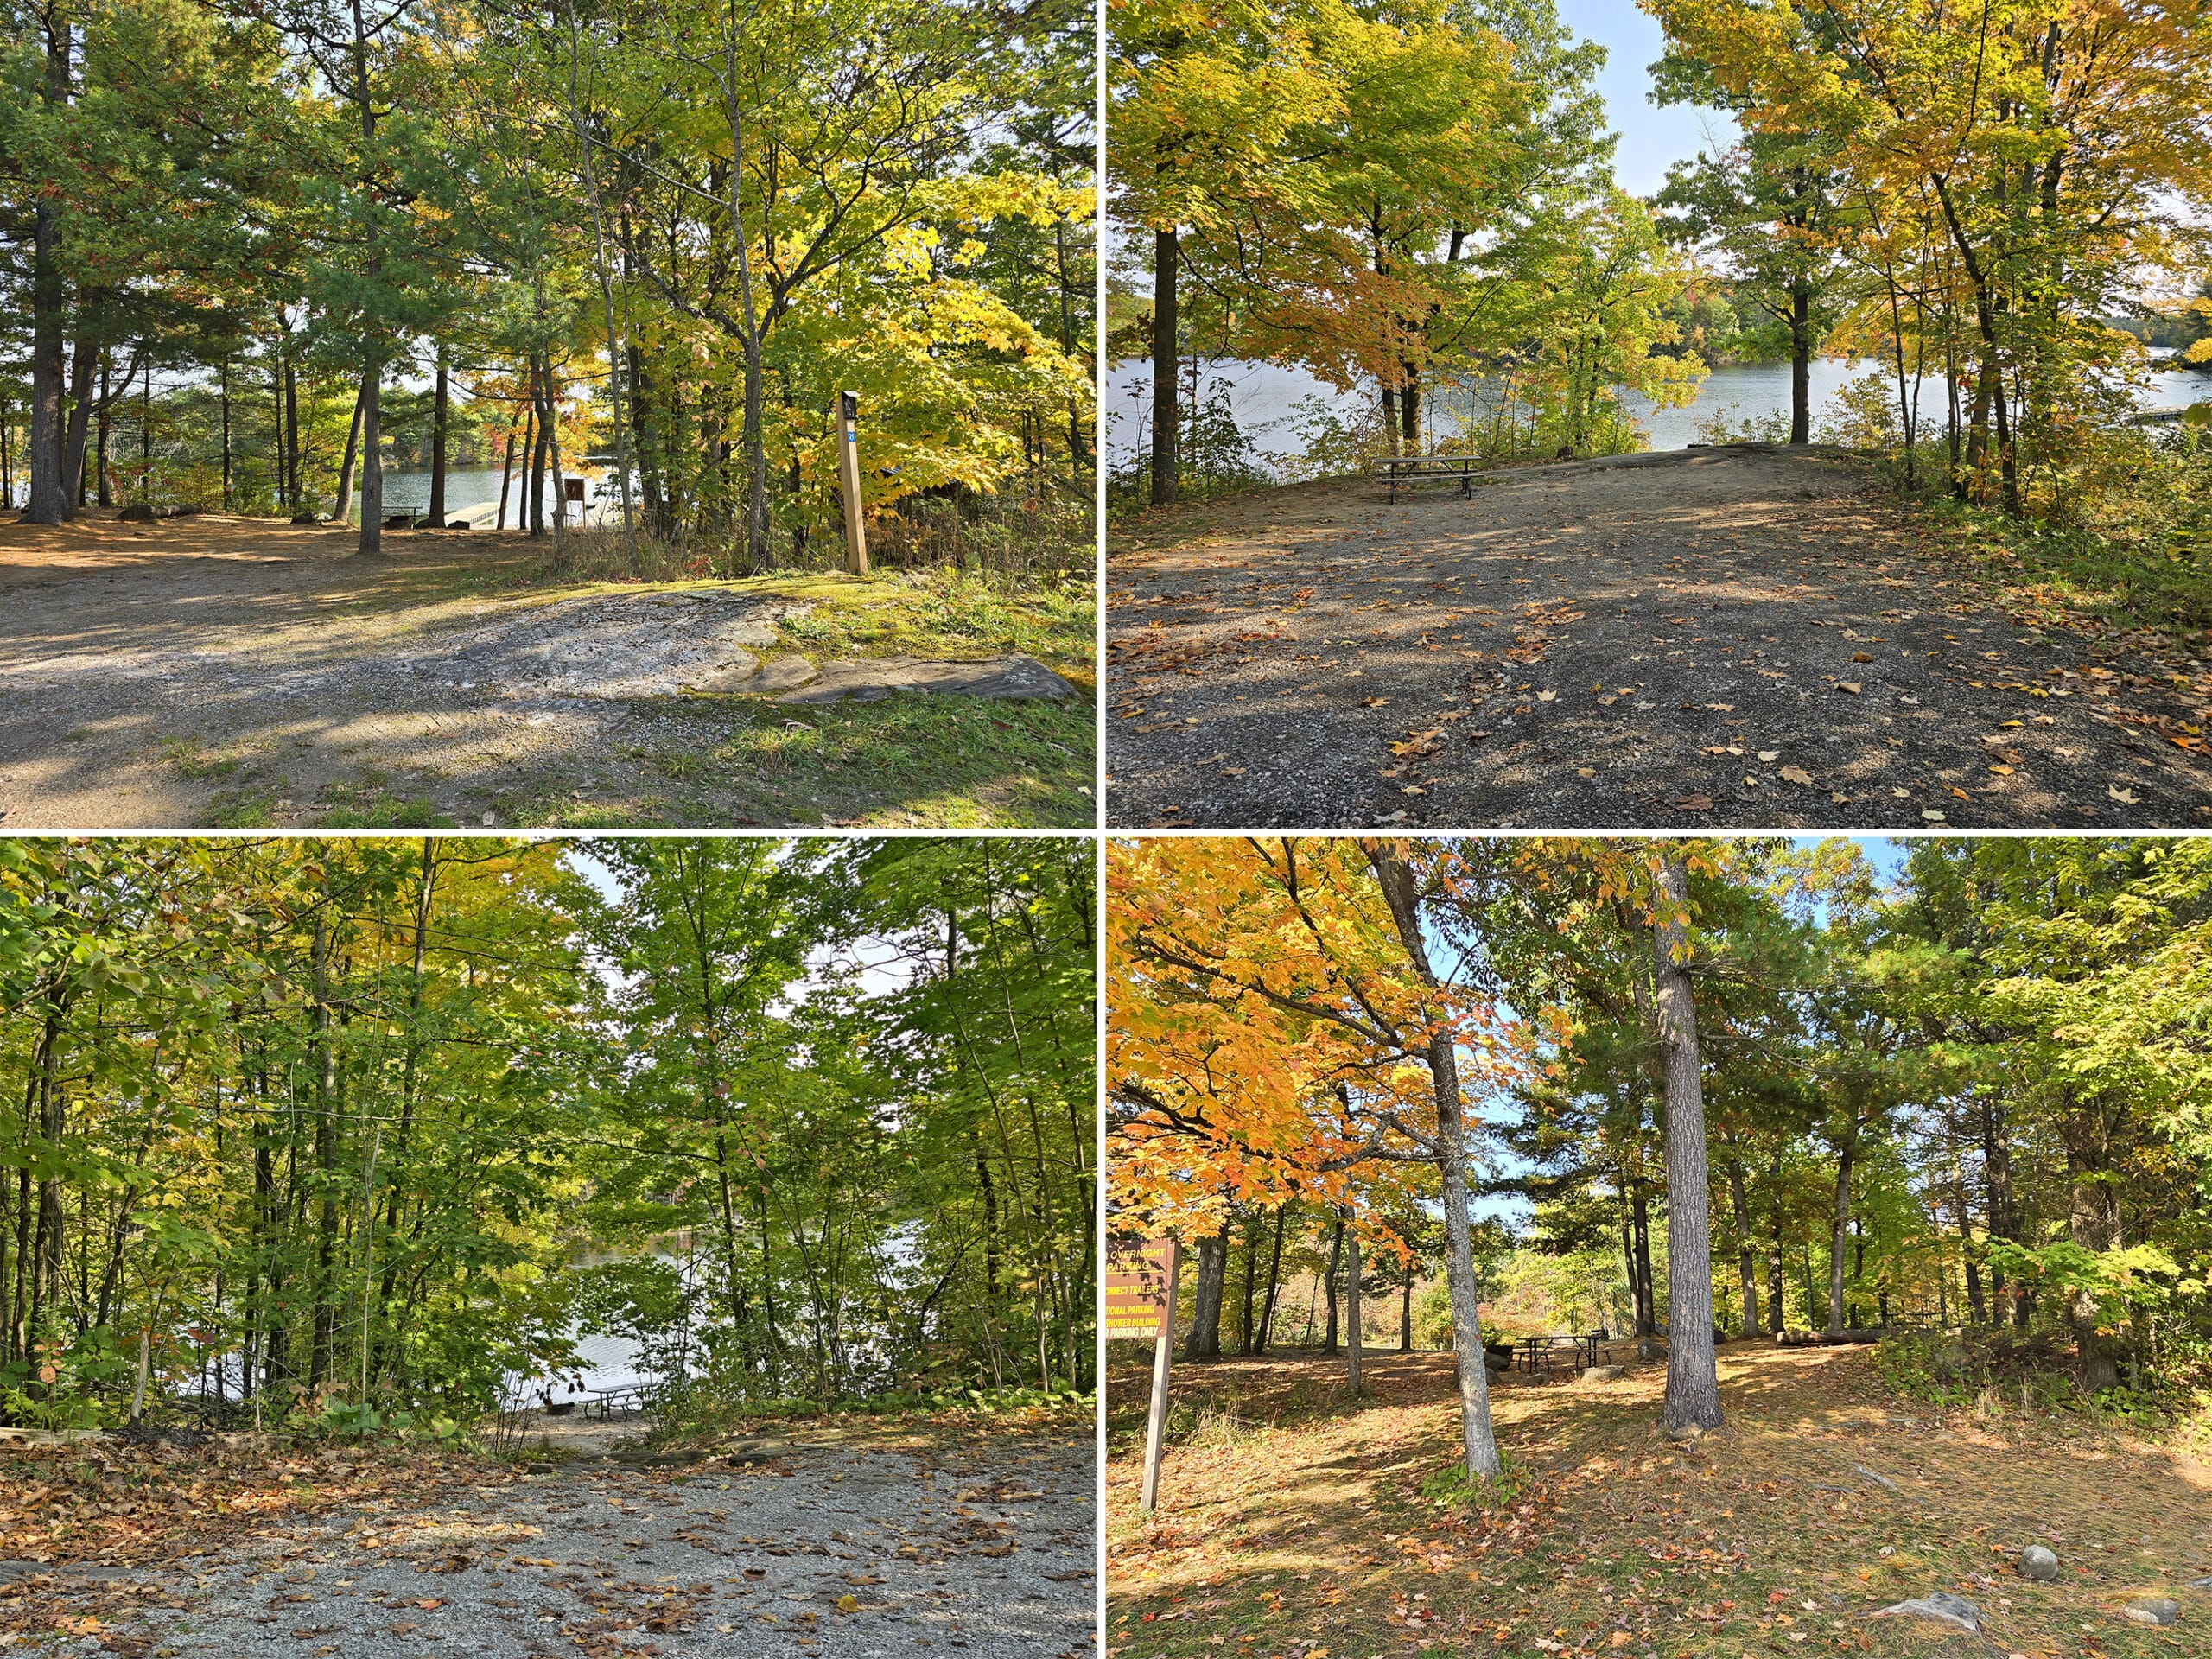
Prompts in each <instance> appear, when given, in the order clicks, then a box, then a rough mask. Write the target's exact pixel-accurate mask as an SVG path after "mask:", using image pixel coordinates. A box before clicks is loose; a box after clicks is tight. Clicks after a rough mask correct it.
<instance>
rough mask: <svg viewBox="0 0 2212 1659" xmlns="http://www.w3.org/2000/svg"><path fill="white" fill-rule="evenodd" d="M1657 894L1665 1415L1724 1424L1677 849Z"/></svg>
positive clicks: (1700, 1088)
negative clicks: (1664, 1140)
mask: <svg viewBox="0 0 2212 1659" xmlns="http://www.w3.org/2000/svg"><path fill="white" fill-rule="evenodd" d="M1654 898H1655V902H1656V905H1657V906H1658V911H1659V913H1658V916H1657V918H1656V920H1655V923H1654V925H1653V927H1652V930H1651V944H1652V963H1651V965H1652V1003H1653V1013H1654V1014H1656V1023H1657V1027H1658V1030H1657V1033H1656V1034H1657V1036H1658V1039H1659V1071H1660V1078H1661V1084H1662V1089H1663V1090H1664V1092H1665V1099H1666V1104H1667V1397H1666V1401H1665V1403H1664V1404H1663V1405H1662V1407H1661V1408H1660V1413H1659V1421H1661V1422H1662V1424H1664V1425H1665V1426H1666V1427H1669V1428H1681V1427H1687V1426H1688V1425H1690V1424H1693V1423H1694V1424H1695V1425H1696V1426H1697V1427H1700V1428H1718V1427H1720V1378H1719V1372H1718V1371H1717V1370H1715V1368H1714V1363H1713V1256H1712V1248H1713V1244H1712V1239H1713V1236H1712V1221H1711V1217H1710V1216H1709V1214H1708V1213H1707V1176H1706V1161H1705V1084H1704V1081H1703V1079H1702V1078H1700V1076H1699V1075H1698V1045H1697V1009H1696V1007H1695V1005H1694V1002H1693V1001H1691V997H1690V974H1689V930H1688V915H1689V871H1688V867H1687V866H1686V865H1685V864H1684V863H1683V861H1682V860H1681V859H1680V858H1679V857H1675V856H1673V855H1669V856H1668V857H1667V858H1666V859H1665V860H1664V861H1662V863H1661V865H1660V867H1659V890H1658V892H1657V893H1656V894H1655V895H1654Z"/></svg>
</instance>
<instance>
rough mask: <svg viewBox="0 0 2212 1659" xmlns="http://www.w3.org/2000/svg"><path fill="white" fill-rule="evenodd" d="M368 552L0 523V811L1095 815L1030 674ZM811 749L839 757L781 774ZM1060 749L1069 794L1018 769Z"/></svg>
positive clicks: (236, 525) (211, 534)
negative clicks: (811, 643)
mask: <svg viewBox="0 0 2212 1659" xmlns="http://www.w3.org/2000/svg"><path fill="white" fill-rule="evenodd" d="M388 539H389V540H390V542H391V549H392V550H391V552H390V553H389V554H388V555H385V556H378V557H376V558H370V559H362V558H359V557H355V556H351V538H350V533H349V532H347V531H343V530H325V529H320V528H312V527H299V528H294V527H291V526H272V525H270V524H265V523H264V522H262V521H258V520H247V519H240V518H226V517H223V516H221V515H206V516H203V517H199V518H188V519H180V520H174V521H169V522H165V523H162V524H144V525H138V524H116V523H114V522H112V521H111V520H107V519H101V520H97V521H92V520H88V521H86V522H84V523H82V524H72V525H68V526H64V527H61V528H60V529H59V530H54V529H48V528H47V527H43V526H36V525H22V524H4V525H0V596H3V597H4V601H5V604H4V612H5V616H4V620H0V823H4V824H5V826H6V828H8V829H10V830H15V829H48V828H87V829H118V828H201V827H210V826H217V825H223V824H239V825H251V824H267V825H270V826H274V827H286V826H291V825H304V824H314V823H333V824H339V825H347V824H351V825H356V826H359V825H373V824H375V823H379V822H383V823H448V824H454V823H459V824H467V825H472V826H475V825H516V824H520V825H522V826H523V827H530V826H531V825H534V824H538V823H560V822H588V823H595V824H598V825H601V826H606V825H609V824H620V823H627V822H638V823H702V824H721V823H767V824H774V823H798V824H818V823H823V822H824V821H825V820H827V821H832V822H842V821H845V820H848V819H853V818H856V817H866V816H869V815H871V814H873V815H876V816H878V817H881V818H883V819H884V820H885V821H892V822H897V821H903V817H911V816H914V815H918V816H919V817H924V818H926V817H930V816H931V811H932V803H933V802H938V801H939V800H940V799H941V798H943V797H944V796H946V795H948V794H950V793H951V792H952V790H948V788H947V785H948V784H950V785H952V789H953V790H957V791H959V793H960V794H961V795H962V796H963V797H964V798H965V804H963V806H962V807H961V808H960V809H958V810H959V811H961V812H964V813H966V814H968V815H969V816H981V817H986V818H988V817H993V816H995V815H997V814H1001V813H1002V814H1003V815H1004V816H1005V817H1007V818H1008V819H1009V820H1010V821H1014V822H1031V821H1033V813H1035V812H1036V811H1038V810H1041V811H1043V812H1044V813H1045V814H1046V816H1047V817H1049V816H1050V815H1051V814H1052V812H1053V810H1054V809H1053V808H1052V806H1050V805H1046V804H1043V802H1044V798H1046V797H1050V796H1052V795H1053V794H1055V793H1057V794H1058V795H1060V796H1063V797H1068V796H1074V797H1075V798H1072V799H1068V800H1067V801H1066V804H1065V807H1063V808H1061V809H1059V810H1061V811H1062V812H1064V814H1065V816H1066V817H1069V819H1070V820H1071V821H1078V822H1079V821H1084V820H1086V819H1087V818H1088V817H1090V813H1091V810H1092V809H1091V807H1090V802H1089V800H1088V799H1087V798H1081V797H1080V796H1079V795H1077V793H1076V784H1077V783H1079V784H1082V785H1087V784H1088V783H1089V781H1090V777H1089V772H1090V757H1089V755H1088V754H1087V753H1074V752H1072V750H1071V746H1070V745H1068V744H1067V743H1066V742H1065V735H1066V734H1065V733H1064V732H1063V729H1062V728H1076V727H1084V728H1087V726H1088V724H1089V722H1088V721H1087V720H1084V719H1081V718H1079V717H1078V716H1077V715H1072V714H1071V713H1070V712H1068V710H1072V709H1078V708H1081V707H1082V706H1083V705H1084V704H1086V703H1087V702H1088V699H1087V697H1085V696H1084V693H1083V692H1082V691H1081V690H1080V689H1079V688H1078V687H1077V686H1076V685H1073V684H1071V683H1070V682H1069V681H1068V680H1066V679H1064V678H1062V677H1061V676H1060V675H1058V674H1057V673H1055V672H1054V671H1052V669H1050V668H1048V667H1046V665H1045V664H1041V663H1039V662H1038V661H1036V660H1034V659H1033V658H1028V657H1025V656H1021V655H1018V654H1015V655H1007V654H1003V653H1001V654H998V655H990V656H984V657H982V658H980V659H976V660H958V661H951V660H942V659H930V658H916V657H912V656H893V655H868V656H858V657H837V656H832V655H825V654H824V653H823V652H821V651H820V650H819V649H815V650H808V649H802V648H800V646H799V645H798V641H797V639H795V637H794V636H793V634H792V633H791V631H790V630H791V627H792V626H793V625H797V624H800V623H803V622H804V620H806V619H807V617H808V614H809V613H810V609H811V608H812V607H811V606H810V602H809V601H807V600H805V599H804V598H801V597H792V596H788V595H786V594H781V593H779V592H777V591H774V590H772V589H763V588H760V587H759V586H757V585H756V586H753V587H750V588H738V587H734V586H722V587H714V586H701V585H697V584H686V585H684V586H682V587H680V588H642V589H639V591H635V592H621V591H613V592H609V591H596V592H592V593H588V594H582V595H573V594H572V595H570V596H562V595H560V594H558V593H557V592H554V593H537V594H531V593H522V594H499V593H497V592H492V593H487V592H486V591H484V589H483V586H482V584H481V582H475V581H472V580H471V579H472V578H473V577H475V576H476V575H479V574H480V572H478V571H476V570H473V569H470V561H471V560H476V561H487V560H490V561H496V560H499V559H502V558H505V559H515V558H518V557H520V556H522V555H521V553H520V552H519V550H520V549H521V547H522V543H521V542H520V538H518V537H512V536H509V537H494V536H488V535H474V534H472V535H460V534H451V535H446V536H437V535H433V534H427V533H426V534H423V535H419V536H413V537H409V536H404V535H395V536H393V537H390V538H388ZM892 702H896V703H898V704H899V705H901V708H900V709H899V712H896V713H893V712H892V711H889V710H886V711H883V712H880V713H876V712H870V713H866V714H859V713H853V712H849V710H848V709H847V707H846V705H850V704H863V703H865V704H878V703H892ZM832 705H836V706H834V707H833V706H832ZM917 709H926V710H927V711H928V714H927V717H926V718H925V719H923V720H920V721H917V720H916V719H915V718H914V715H915V712H916V710H917ZM990 721H996V722H997V723H996V724H995V725H990V724H988V722H990ZM932 722H933V723H932ZM825 727H834V728H837V729H836V731H835V732H833V733H831V734H829V736H827V737H826V738H824V737H818V736H817V737H810V734H819V733H820V732H821V731H822V730H823V728H825ZM892 728H897V730H896V741H887V740H886V739H885V738H884V737H883V733H884V732H885V731H887V730H890V729H892ZM937 728H943V729H941V730H939V729H937ZM971 728H972V729H973V730H974V731H975V732H976V733H979V734H980V733H982V732H984V731H988V732H991V733H994V734H995V733H996V732H998V731H1000V730H1001V729H1002V730H1005V731H1009V732H1014V733H1015V734H1017V738H1018V739H1028V740H1031V741H1028V742H1027V744H1025V743H1023V742H1021V741H1015V742H1012V743H984V742H982V741H974V739H973V738H970V739H969V741H967V742H965V743H964V744H963V742H961V741H960V739H961V738H962V737H963V735H965V734H969V732H970V730H971ZM794 738H796V739H797V740H798V741H797V742H796V743H795V742H794V741H792V740H793V739H794ZM810 743H812V744H813V745H814V747H817V748H819V747H829V748H832V749H842V750H849V751H850V752H851V755H850V756H845V755H841V754H837V753H832V754H829V755H827V756H823V755H817V754H814V753H807V754H806V755H805V757H804V761H805V763H804V764H803V765H802V766H800V768H799V770H800V772H802V773H804V774H806V775H804V776H803V777H800V778H798V779H793V778H791V777H789V776H788V775H786V774H787V772H788V770H789V768H788V767H787V766H785V765H784V764H783V760H784V757H785V755H787V754H790V753H795V752H797V751H798V750H804V749H806V748H807V747H808V745H809V744H810ZM932 743H933V744H934V746H935V747H936V748H937V749H938V750H944V751H948V752H949V756H950V759H949V760H948V764H949V766H950V771H949V772H948V769H947V765H941V764H934V763H933V761H932V760H931V756H930V755H928V754H920V755H917V754H916V753H915V752H916V751H917V749H924V750H926V749H930V748H931V746H932ZM871 744H872V745H873V747H872V748H871ZM1055 749H1057V753H1055V752H1054V751H1055ZM963 750H966V751H972V753H973V754H974V756H975V760H974V763H973V764H972V765H966V766H963V765H961V764H960V763H959V761H958V760H957V755H958V754H959V753H960V752H962V751H963ZM1063 756H1064V757H1065V759H1066V760H1067V761H1068V763H1069V764H1068V765H1067V766H1065V767H1064V768H1057V769H1058V770H1065V772H1068V773H1069V775H1070V778H1071V779H1074V780H1075V783H1067V782H1066V781H1065V780H1059V779H1054V778H1052V777H1050V776H1044V777H1039V776H1038V775H1036V774H1037V773H1038V772H1040V771H1050V770H1052V769H1054V768H1056V767H1057V762H1058V759H1059V758H1060V757H1063ZM851 757H857V758H859V759H860V760H861V764H860V765H857V766H846V765H842V760H845V759H848V758H851ZM902 757H904V758H903V759H902ZM1040 761H1041V762H1042V763H1043V766H1042V767H1040V766H1039V762H1040ZM817 762H818V764H817ZM902 770H904V771H905V772H906V775H905V776H901V775H900V774H901V772H902ZM938 810H939V811H941V812H943V811H948V810H951V809H947V808H944V807H941V806H940V807H939V808H938Z"/></svg>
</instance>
